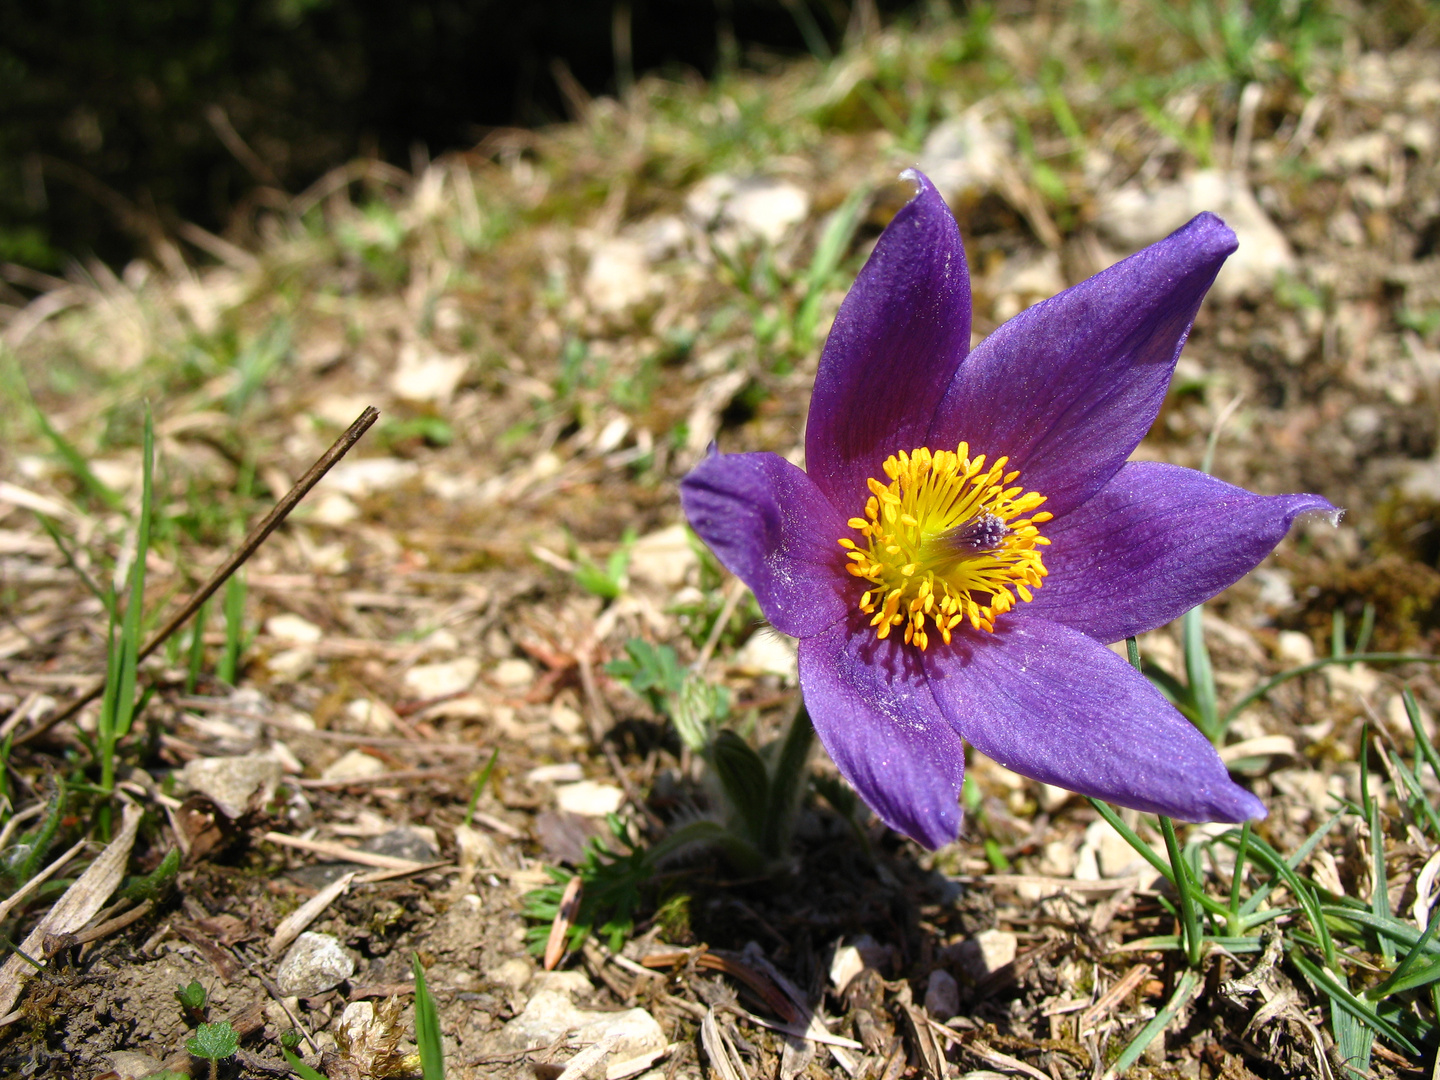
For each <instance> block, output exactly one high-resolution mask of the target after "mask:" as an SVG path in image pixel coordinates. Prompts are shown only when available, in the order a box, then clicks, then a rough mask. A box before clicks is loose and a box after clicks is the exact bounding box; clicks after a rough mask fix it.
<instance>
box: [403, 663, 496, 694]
mask: <svg viewBox="0 0 1440 1080" xmlns="http://www.w3.org/2000/svg"><path fill="white" fill-rule="evenodd" d="M479 677H480V661H479V660H478V659H476V658H475V657H473V656H462V657H460V658H459V659H456V660H442V661H440V662H439V663H436V664H416V665H415V666H414V667H412V668H411V669H410V670H409V671H407V672H406V673H405V688H406V689H407V690H409V691H410V692H411V693H413V694H415V695H416V696H417V697H420V698H425V699H429V698H437V697H448V696H449V695H451V694H459V693H463V692H464V691H466V690H469V689H470V687H472V686H474V685H475V680H476V679H478V678H479Z"/></svg>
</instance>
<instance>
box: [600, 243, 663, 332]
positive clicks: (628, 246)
mask: <svg viewBox="0 0 1440 1080" xmlns="http://www.w3.org/2000/svg"><path fill="white" fill-rule="evenodd" d="M659 284H660V283H659V280H658V279H657V278H656V277H655V275H654V274H652V273H651V272H650V265H649V261H648V260H647V258H646V255H645V245H644V244H643V243H641V242H640V241H639V240H632V239H630V238H629V237H624V236H617V237H612V238H610V239H608V240H605V241H603V242H602V243H601V244H600V245H599V246H597V247H596V249H595V251H594V252H593V253H592V254H591V256H590V266H589V268H588V269H587V270H586V271H585V280H584V281H583V282H582V283H581V286H580V287H581V290H582V291H583V292H584V294H585V299H586V300H588V301H589V302H590V306H591V307H592V308H593V309H594V310H596V311H599V312H603V313H606V314H614V313H616V312H620V311H624V310H625V309H626V308H630V307H633V306H635V305H636V304H639V303H640V302H642V301H643V300H645V299H647V298H648V297H650V296H651V295H652V294H653V293H654V292H655V291H656V290H657V288H658V287H659Z"/></svg>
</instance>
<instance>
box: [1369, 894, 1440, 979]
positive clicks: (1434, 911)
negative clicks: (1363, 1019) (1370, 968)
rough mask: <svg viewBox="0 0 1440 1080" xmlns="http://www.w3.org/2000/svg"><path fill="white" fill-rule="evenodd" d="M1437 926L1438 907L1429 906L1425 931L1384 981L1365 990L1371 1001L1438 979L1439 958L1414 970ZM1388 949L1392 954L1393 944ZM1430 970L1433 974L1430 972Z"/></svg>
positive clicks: (1438, 917) (1433, 936) (1439, 912)
mask: <svg viewBox="0 0 1440 1080" xmlns="http://www.w3.org/2000/svg"><path fill="white" fill-rule="evenodd" d="M1397 921H1398V920H1397ZM1402 925H1404V924H1402ZM1437 927H1440V907H1435V908H1431V910H1430V921H1429V923H1428V924H1427V925H1426V927H1425V933H1423V934H1421V935H1420V937H1419V939H1418V940H1416V942H1415V944H1414V945H1413V946H1411V948H1410V951H1409V952H1407V953H1406V954H1405V958H1404V959H1403V960H1401V961H1400V963H1399V965H1398V966H1397V967H1396V968H1395V970H1394V971H1392V972H1391V973H1390V976H1389V977H1388V978H1387V979H1385V981H1384V982H1381V983H1379V984H1377V985H1375V986H1372V987H1371V988H1370V989H1369V990H1366V991H1365V996H1366V997H1367V998H1369V999H1370V1000H1371V1001H1379V1000H1380V999H1381V998H1383V997H1385V995H1386V994H1392V993H1396V994H1398V993H1400V992H1401V991H1402V990H1410V989H1413V988H1414V987H1416V986H1423V985H1425V984H1426V983H1428V982H1433V981H1434V980H1435V979H1440V959H1436V960H1432V961H1431V962H1430V963H1429V964H1426V965H1424V966H1423V967H1422V968H1421V970H1420V971H1415V970H1414V968H1415V964H1416V962H1417V961H1418V960H1419V959H1420V955H1421V954H1422V953H1423V952H1425V951H1426V950H1427V949H1428V948H1429V946H1430V943H1431V942H1432V941H1434V940H1435V930H1436V928H1437ZM1406 929H1409V927H1408V926H1406ZM1381 941H1382V943H1388V939H1386V938H1382V939H1381ZM1390 951H1391V953H1392V954H1393V953H1394V947H1393V945H1392V946H1391V950H1390ZM1431 972H1433V973H1434V974H1430V973H1431Z"/></svg>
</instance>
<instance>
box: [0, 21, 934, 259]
mask: <svg viewBox="0 0 1440 1080" xmlns="http://www.w3.org/2000/svg"><path fill="white" fill-rule="evenodd" d="M853 6H854V5H852V4H850V3H848V2H845V0H534V2H530V3H522V4H508V3H499V2H497V0H468V2H465V0H417V2H415V3H408V4H365V3H360V2H357V0H213V2H203V3H202V2H200V0H134V2H132V3H124V4H109V3H101V2H97V0H56V2H55V3H50V4H41V5H37V4H22V3H17V2H15V0H4V2H3V3H0V24H3V25H4V27H5V33H4V35H3V37H0V261H8V262H18V263H22V264H25V265H29V266H33V267H38V268H44V269H54V268H57V267H58V266H60V265H62V264H63V261H64V258H65V256H66V255H71V256H82V257H83V256H88V255H90V254H95V255H98V256H99V257H101V258H102V259H105V260H107V261H110V262H112V263H119V262H123V261H124V260H126V259H128V258H129V257H131V256H132V255H134V254H135V253H136V252H137V251H141V250H144V249H145V247H146V246H147V244H148V243H149V242H151V241H153V239H154V236H155V235H156V234H157V232H160V231H163V232H167V233H168V232H170V231H171V229H172V228H173V226H174V225H175V224H176V223H178V222H180V221H186V222H192V223H195V224H198V225H200V226H202V227H203V228H206V229H208V230H211V231H214V232H222V231H224V229H225V227H226V224H227V222H228V221H229V220H230V219H231V218H232V216H233V215H234V214H235V213H236V212H237V209H243V206H244V204H245V202H246V200H247V199H248V198H250V197H251V195H252V193H253V192H255V191H257V190H260V189H270V190H271V191H272V193H273V191H275V190H278V191H281V192H289V193H291V194H294V193H296V192H298V191H300V190H303V189H304V188H305V187H306V186H307V185H309V184H310V183H312V182H313V181H314V180H315V179H316V178H318V177H319V176H321V175H323V174H324V173H325V172H326V171H327V170H329V169H332V168H334V167H335V166H337V165H339V164H341V163H343V162H345V161H347V160H349V159H350V158H352V157H354V156H356V155H364V156H373V157H378V158H380V159H382V160H385V161H388V162H391V163H394V164H397V165H400V166H401V167H403V168H407V169H408V168H410V167H411V165H412V162H413V161H414V160H415V158H416V156H417V155H419V156H420V157H421V158H422V159H423V155H424V154H427V153H428V154H438V153H441V152H444V151H447V150H455V149H460V148H466V147H470V146H473V145H474V144H475V143H476V142H477V141H479V140H480V139H481V138H482V137H483V135H484V134H485V132H486V131H487V130H489V129H492V128H494V127H497V126H510V125H519V126H536V125H542V124H546V123H550V122H554V121H557V120H563V119H566V118H567V117H568V116H569V115H570V113H571V112H572V111H573V108H574V105H575V102H576V100H577V99H583V97H584V96H585V95H596V94H606V93H609V94H613V93H616V92H617V91H623V90H624V89H625V87H626V86H627V85H628V84H629V83H630V82H632V81H633V79H635V78H636V77H639V76H641V75H644V74H645V73H648V72H654V71H660V72H665V73H667V74H671V75H674V76H676V77H687V76H688V77H692V78H694V77H710V76H712V75H714V74H715V73H716V72H717V71H720V70H723V69H725V68H727V67H729V68H733V67H735V66H738V65H743V64H745V63H755V62H763V57H764V56H766V55H774V54H780V55H795V54H801V53H804V52H806V51H810V52H815V53H818V54H822V55H823V54H825V53H826V52H827V51H828V50H830V49H832V48H834V47H835V46H836V45H837V44H838V43H839V42H840V40H841V39H842V38H843V36H844V34H845V31H846V28H847V26H848V25H849V23H850V20H851V16H852V7H853ZM912 6H913V4H912V3H910V2H908V0H906V2H902V0H889V2H881V3H879V4H878V5H874V4H867V5H865V9H866V11H867V12H868V11H872V10H873V9H874V8H876V7H878V8H879V9H880V10H881V11H882V12H887V13H894V12H896V11H899V10H903V9H906V8H909V7H912ZM272 197H273V194H272Z"/></svg>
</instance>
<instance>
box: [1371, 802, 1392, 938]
mask: <svg viewBox="0 0 1440 1080" xmlns="http://www.w3.org/2000/svg"><path fill="white" fill-rule="evenodd" d="M1370 855H1371V866H1372V868H1373V874H1374V882H1375V886H1374V889H1373V890H1372V891H1371V895H1370V910H1371V911H1372V912H1373V913H1374V914H1375V916H1376V918H1381V919H1383V918H1387V917H1388V916H1389V915H1390V885H1389V879H1388V878H1387V877H1386V873H1385V831H1384V827H1383V826H1382V824H1381V821H1380V804H1379V803H1378V802H1377V801H1375V800H1371V802H1370ZM1380 954H1381V955H1382V956H1384V957H1385V962H1386V963H1387V964H1393V963H1394V962H1395V946H1394V944H1393V943H1391V941H1390V939H1389V938H1383V937H1382V938H1381V939H1380Z"/></svg>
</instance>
